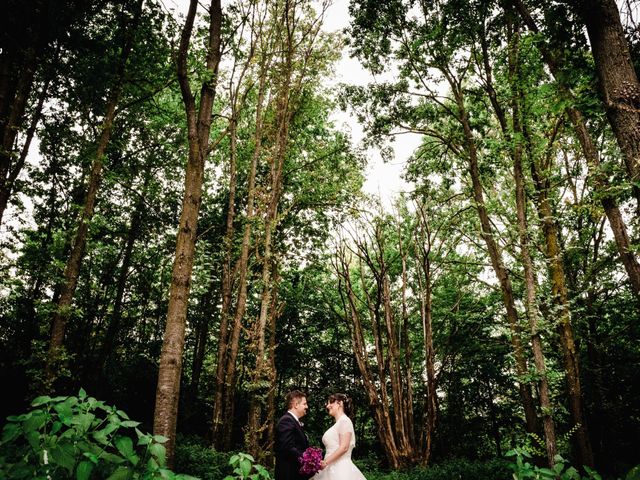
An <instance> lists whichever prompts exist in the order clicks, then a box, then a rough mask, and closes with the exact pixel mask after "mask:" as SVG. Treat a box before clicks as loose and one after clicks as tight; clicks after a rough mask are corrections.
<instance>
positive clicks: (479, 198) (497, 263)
mask: <svg viewBox="0 0 640 480" xmlns="http://www.w3.org/2000/svg"><path fill="white" fill-rule="evenodd" d="M445 76H446V77H447V79H448V82H449V84H450V86H451V88H452V91H453V92H454V96H455V98H456V103H457V107H458V115H459V118H458V120H459V121H460V123H461V125H462V128H463V132H464V139H465V143H466V147H467V151H466V153H467V156H468V161H469V174H470V176H471V182H472V187H473V198H474V201H475V205H476V210H477V212H478V216H479V218H480V225H481V228H482V232H481V235H482V238H483V239H484V241H485V244H486V245H487V250H488V252H489V258H490V259H491V265H492V267H493V270H494V272H495V274H496V277H497V278H498V281H499V283H500V290H501V292H502V300H503V302H504V305H505V309H506V313H507V320H508V321H509V327H510V329H511V344H512V346H513V352H514V356H515V363H516V365H515V366H516V373H517V374H518V375H519V376H520V377H525V376H526V374H527V371H528V367H527V360H526V357H525V355H524V349H523V347H522V339H521V335H522V329H521V328H520V324H519V320H518V312H517V310H516V307H515V298H514V294H513V287H512V285H511V278H510V277H509V272H508V271H507V269H506V268H505V266H504V262H503V260H502V252H501V250H500V247H499V245H498V244H497V242H496V240H495V238H494V234H493V227H492V226H491V220H490V218H489V213H488V212H487V207H486V205H485V203H484V193H483V190H484V189H483V187H482V183H481V181H480V170H479V167H478V157H477V149H476V143H475V139H474V138H473V131H472V130H471V125H470V123H469V118H468V115H467V112H466V108H465V106H464V97H463V93H462V90H461V89H460V88H459V87H458V84H457V82H456V81H455V80H454V79H453V78H451V77H450V75H449V74H448V73H447V72H445ZM518 389H519V392H520V399H521V400H522V406H523V407H524V413H525V420H526V426H527V431H529V432H532V433H535V432H536V431H537V423H538V422H537V417H536V410H535V405H534V402H533V396H532V394H531V387H530V385H529V384H526V383H524V382H523V381H520V382H518Z"/></svg>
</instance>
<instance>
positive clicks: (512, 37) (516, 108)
mask: <svg viewBox="0 0 640 480" xmlns="http://www.w3.org/2000/svg"><path fill="white" fill-rule="evenodd" d="M508 28H509V30H512V29H513V26H512V25H511V24H510V22H509V25H508ZM508 36H509V53H508V57H509V60H508V62H509V77H510V83H511V108H512V121H511V125H512V127H511V129H512V132H513V136H512V135H511V134H510V133H509V132H508V131H507V132H505V133H506V134H507V139H508V140H510V141H511V142H514V143H513V147H512V152H511V154H512V157H513V176H514V178H515V184H516V189H515V190H516V191H515V193H516V210H517V217H518V237H519V241H520V255H521V258H522V265H523V268H524V280H525V290H526V301H525V306H526V313H527V317H528V319H529V326H530V329H531V349H532V350H533V360H534V364H535V366H536V373H537V375H538V378H539V380H538V396H539V399H540V411H541V415H542V427H543V430H544V439H545V446H546V450H547V464H548V465H549V467H550V468H553V466H554V464H555V456H556V452H557V448H556V432H555V424H554V421H553V415H552V412H553V408H552V405H551V399H550V394H549V381H548V378H547V369H546V365H545V359H544V352H543V349H542V339H541V337H540V332H539V329H538V323H539V316H538V300H537V294H536V290H537V284H536V272H535V267H534V265H533V260H532V259H531V253H530V246H529V224H528V220H527V198H526V194H525V178H524V171H523V167H522V161H523V158H522V157H523V145H522V137H523V126H522V122H521V111H520V99H521V98H522V95H521V91H520V90H521V89H520V87H519V83H520V82H519V58H518V54H519V51H518V43H519V41H520V36H519V34H518V32H517V31H515V32H513V31H510V32H508Z"/></svg>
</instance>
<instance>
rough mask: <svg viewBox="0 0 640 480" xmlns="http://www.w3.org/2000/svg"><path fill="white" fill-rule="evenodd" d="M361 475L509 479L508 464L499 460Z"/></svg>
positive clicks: (409, 479) (383, 479)
mask: <svg viewBox="0 0 640 480" xmlns="http://www.w3.org/2000/svg"><path fill="white" fill-rule="evenodd" d="M363 473H364V475H365V477H366V478H367V480H479V479H487V480H508V479H510V478H511V473H510V471H509V467H508V463H507V462H506V461H504V460H500V459H497V460H491V461H488V462H480V461H470V460H464V459H453V460H448V461H446V462H442V463H439V464H434V465H431V466H429V467H426V468H421V467H418V468H415V469H413V470H409V471H407V472H381V471H378V470H374V469H372V470H368V469H363Z"/></svg>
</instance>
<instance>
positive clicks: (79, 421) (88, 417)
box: [71, 413, 96, 433]
mask: <svg viewBox="0 0 640 480" xmlns="http://www.w3.org/2000/svg"><path fill="white" fill-rule="evenodd" d="M95 418H96V416H95V415H94V414H93V413H81V414H80V415H76V416H74V417H73V419H72V420H71V424H72V425H78V426H79V427H80V429H81V431H82V432H83V433H84V432H87V431H88V430H89V428H90V427H91V423H92V422H93V420H94V419H95Z"/></svg>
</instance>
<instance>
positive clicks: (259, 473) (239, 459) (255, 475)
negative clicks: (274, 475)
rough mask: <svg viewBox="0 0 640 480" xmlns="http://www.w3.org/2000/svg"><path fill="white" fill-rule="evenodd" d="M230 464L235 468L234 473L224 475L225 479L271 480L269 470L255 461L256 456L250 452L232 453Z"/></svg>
mask: <svg viewBox="0 0 640 480" xmlns="http://www.w3.org/2000/svg"><path fill="white" fill-rule="evenodd" d="M229 465H231V467H232V468H233V475H228V476H226V477H224V480H271V474H270V473H269V471H268V470H267V469H266V468H264V467H263V466H262V465H260V464H257V463H255V460H254V458H253V457H252V456H251V455H249V454H248V453H242V452H240V453H236V454H235V455H232V456H231V458H230V459H229Z"/></svg>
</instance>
